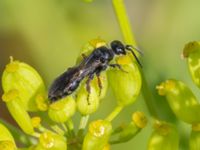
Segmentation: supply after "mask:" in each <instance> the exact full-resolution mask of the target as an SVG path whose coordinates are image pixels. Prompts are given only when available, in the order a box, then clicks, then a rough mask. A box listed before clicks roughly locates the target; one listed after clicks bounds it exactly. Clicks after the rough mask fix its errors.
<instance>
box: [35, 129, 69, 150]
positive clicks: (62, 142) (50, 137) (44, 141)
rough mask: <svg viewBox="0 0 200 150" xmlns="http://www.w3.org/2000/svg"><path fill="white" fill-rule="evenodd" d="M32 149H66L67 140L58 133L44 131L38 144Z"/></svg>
mask: <svg viewBox="0 0 200 150" xmlns="http://www.w3.org/2000/svg"><path fill="white" fill-rule="evenodd" d="M33 149H34V150H67V140H66V139H65V138H64V137H63V136H60V135H58V134H55V133H52V132H44V133H42V134H41V135H40V138H39V144H38V145H37V146H36V147H35V148H33Z"/></svg>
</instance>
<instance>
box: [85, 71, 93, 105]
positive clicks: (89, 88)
mask: <svg viewBox="0 0 200 150" xmlns="http://www.w3.org/2000/svg"><path fill="white" fill-rule="evenodd" d="M93 77H94V74H93V73H92V74H90V75H89V76H88V79H87V81H86V90H87V92H88V96H87V102H88V105H90V102H89V97H90V92H91V87H90V82H91V80H92V79H93Z"/></svg>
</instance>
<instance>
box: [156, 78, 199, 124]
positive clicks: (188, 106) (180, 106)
mask: <svg viewBox="0 0 200 150" xmlns="http://www.w3.org/2000/svg"><path fill="white" fill-rule="evenodd" d="M157 89H158V93H159V94H160V95H165V96H166V98H167V101H168V103H169V105H170V107H171V109H172V111H173V112H174V114H175V115H176V116H177V117H178V118H179V119H181V120H183V121H185V122H187V123H191V124H193V123H199V122H200V105H199V102H198V100H197V99H196V97H195V96H194V94H193V93H192V91H191V90H190V89H189V88H188V87H187V86H186V85H185V84H184V83H183V82H181V81H177V80H172V79H171V80H167V81H165V82H163V83H161V84H160V85H159V86H157Z"/></svg>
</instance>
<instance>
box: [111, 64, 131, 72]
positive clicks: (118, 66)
mask: <svg viewBox="0 0 200 150" xmlns="http://www.w3.org/2000/svg"><path fill="white" fill-rule="evenodd" d="M109 66H110V67H112V68H116V67H117V68H118V69H119V70H121V71H123V72H125V73H128V72H127V71H125V70H124V69H123V68H122V66H121V65H119V64H109Z"/></svg>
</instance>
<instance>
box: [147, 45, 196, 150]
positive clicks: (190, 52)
mask: <svg viewBox="0 0 200 150" xmlns="http://www.w3.org/2000/svg"><path fill="white" fill-rule="evenodd" d="M183 56H184V57H185V58H186V59H187V64H188V68H189V71H190V74H191V77H192V80H193V81H194V83H195V85H196V86H197V87H198V88H200V63H199V62H200V44H199V42H190V43H188V44H186V45H185V48H184V50H183ZM157 89H158V93H159V95H162V96H166V99H167V102H168V103H169V106H170V108H171V110H172V111H173V112H174V114H175V116H176V117H177V118H178V119H180V120H182V121H184V122H185V123H188V124H190V125H191V134H190V141H189V146H190V150H199V149H200V140H199V139H200V103H199V101H198V100H197V98H196V97H195V95H194V94H193V92H192V91H191V89H190V88H189V87H188V86H187V85H186V84H185V83H183V82H182V81H179V80H176V79H169V80H166V81H164V82H162V83H161V84H160V85H158V86H157ZM168 124H169V123H164V124H162V125H159V127H158V126H156V129H155V131H154V133H153V134H152V138H151V140H150V141H149V145H154V146H153V147H155V148H153V149H154V150H156V149H160V148H161V145H164V144H165V147H164V149H173V150H178V149H179V148H178V143H179V140H178V134H177V129H176V128H175V127H174V126H172V125H171V124H170V125H168ZM162 128H163V129H164V130H162ZM169 128H170V129H169ZM156 132H157V133H156ZM166 134H167V136H166ZM156 138H157V141H156ZM158 138H160V140H159V141H158ZM165 138H166V139H165ZM164 139H165V140H164ZM159 147H160V148H159ZM150 149H151V148H150ZM162 149H163V148H162Z"/></svg>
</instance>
